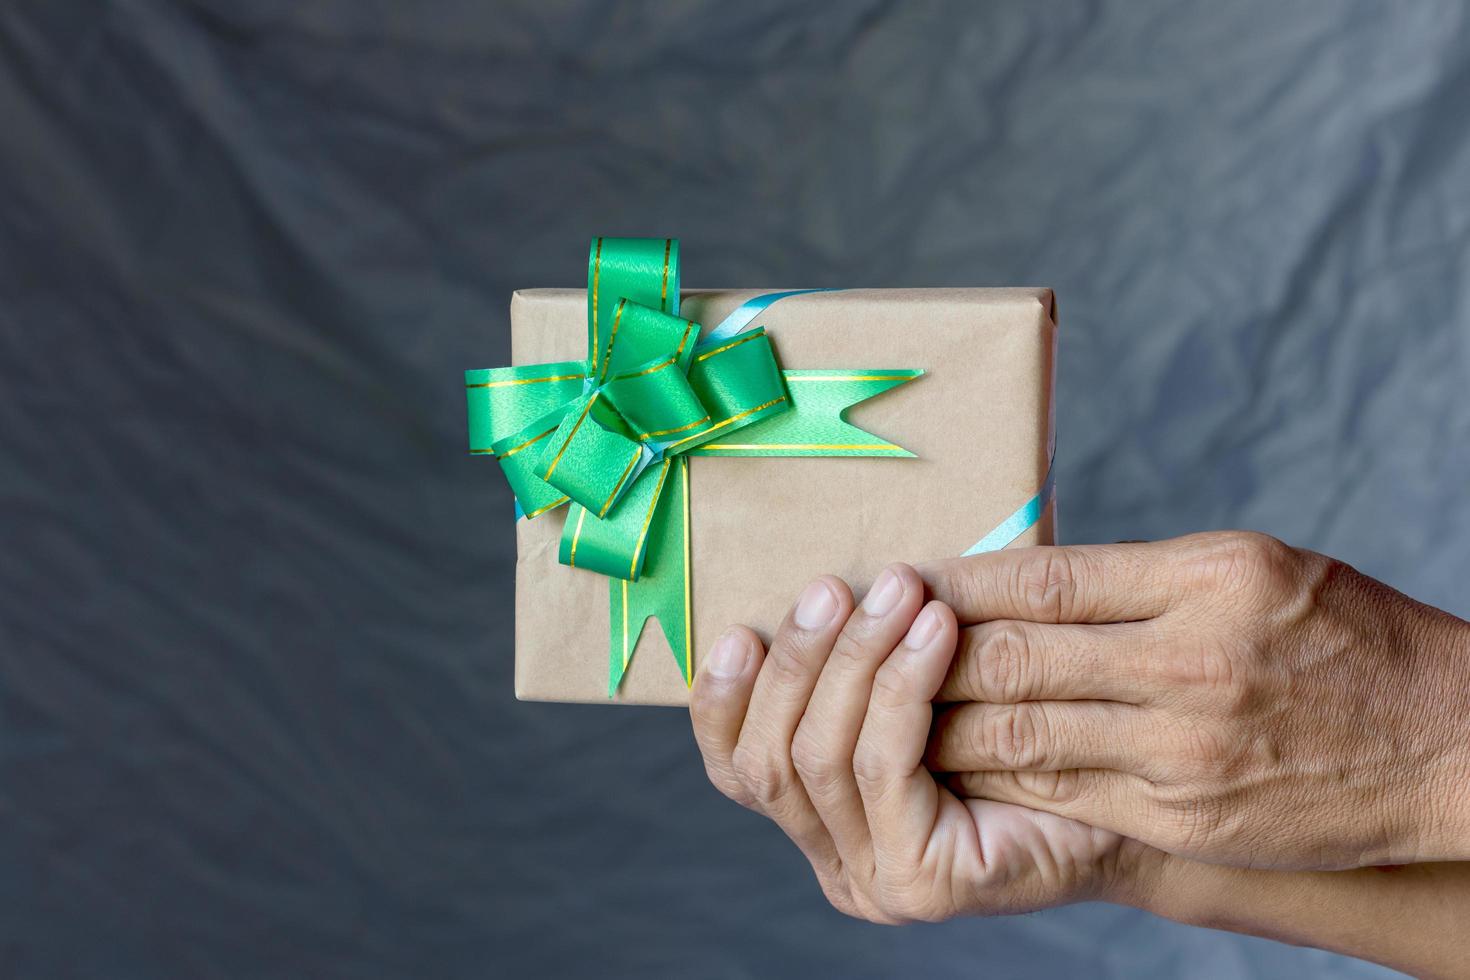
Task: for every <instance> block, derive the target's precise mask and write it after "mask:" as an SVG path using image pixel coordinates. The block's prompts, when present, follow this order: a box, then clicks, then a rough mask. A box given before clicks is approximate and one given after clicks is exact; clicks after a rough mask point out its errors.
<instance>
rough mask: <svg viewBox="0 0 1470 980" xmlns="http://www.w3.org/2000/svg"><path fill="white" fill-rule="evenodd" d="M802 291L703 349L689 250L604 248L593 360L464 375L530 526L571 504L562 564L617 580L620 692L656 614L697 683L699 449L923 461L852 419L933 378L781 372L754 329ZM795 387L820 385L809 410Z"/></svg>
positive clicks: (590, 265)
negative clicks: (687, 285)
mask: <svg viewBox="0 0 1470 980" xmlns="http://www.w3.org/2000/svg"><path fill="white" fill-rule="evenodd" d="M803 292H812V290H796V291H793V292H785V293H770V294H766V295H764V296H758V297H756V298H755V299H753V300H750V301H747V302H746V303H745V304H742V305H741V307H740V308H739V309H737V310H736V311H735V312H734V313H732V314H731V315H730V316H729V317H727V318H726V319H725V321H724V322H723V323H721V324H720V325H719V326H718V327H716V328H715V330H714V331H712V332H711V334H710V336H709V337H708V338H706V339H705V341H704V342H703V343H700V342H699V333H700V326H699V324H697V323H694V322H693V321H691V320H686V319H682V318H680V317H679V316H678V312H679V243H678V242H677V241H675V240H673V239H638V238H598V239H594V240H593V243H592V248H591V250H590V252H589V253H588V262H587V358H586V360H584V361H560V362H555V363H549V364H537V365H531V366H528V367H514V368H496V369H492V370H488V371H469V372H466V374H465V388H466V394H467V397H468V399H469V410H470V412H469V422H470V445H471V447H472V449H471V451H472V452H480V453H493V454H494V455H495V457H496V459H497V460H498V461H499V462H500V466H501V468H502V469H503V470H504V471H505V476H506V479H507V481H508V482H509V483H510V486H511V490H512V491H513V492H514V494H515V497H516V503H517V507H518V508H519V509H520V511H521V512H522V513H523V514H524V516H526V517H528V518H532V517H536V516H538V515H540V514H543V513H546V512H547V511H550V510H552V509H553V508H556V507H559V506H561V505H562V504H564V503H567V502H568V501H569V500H570V501H571V502H572V505H571V508H570V509H569V510H568V512H567V519H566V523H565V525H564V527H563V530H562V537H561V545H560V560H561V562H562V564H564V565H571V566H573V567H575V568H583V569H588V570H590V571H594V572H598V573H600V574H602V575H606V576H608V577H609V578H611V579H612V580H613V581H614V586H613V591H612V593H611V601H612V607H611V610H610V612H611V619H612V622H613V623H614V625H615V626H616V625H617V624H619V623H620V624H621V626H620V629H618V630H617V631H616V632H615V633H614V635H613V637H612V642H611V645H610V648H609V655H610V663H609V674H608V684H609V694H611V693H612V692H613V691H614V690H616V689H617V685H618V682H619V680H620V678H621V677H622V675H623V672H624V671H625V670H626V669H627V666H628V658H629V657H630V656H631V655H632V650H633V648H634V647H635V646H636V645H637V643H638V636H639V634H640V633H641V632H642V629H643V623H644V621H645V620H646V619H647V618H648V617H649V616H657V617H658V618H659V619H660V622H661V623H662V625H663V628H664V631H665V633H666V635H667V636H668V638H669V641H670V645H671V646H673V647H674V649H675V654H676V656H677V657H678V659H679V662H680V669H681V671H682V672H683V674H684V677H685V679H686V680H688V679H690V677H691V676H692V674H691V664H690V652H689V651H690V640H689V617H690V575H689V564H690V551H689V461H688V456H689V455H747V454H752V455H763V456H783V455H826V456H833V455H865V456H881V455H897V456H907V455H910V454H909V453H908V452H906V451H905V450H903V449H902V448H901V447H899V446H896V445H892V444H889V443H877V442H874V441H873V437H871V436H870V435H868V433H865V432H863V431H862V430H861V429H858V428H856V427H854V426H851V425H848V424H847V423H846V422H844V421H842V419H841V416H842V413H843V412H844V411H845V410H846V408H847V406H849V405H852V404H855V403H856V402H858V401H862V400H863V399H865V398H867V397H870V396H871V395H873V394H876V393H877V392H878V391H881V390H884V389H886V388H888V387H892V386H893V385H895V384H900V383H902V382H903V381H906V380H908V379H910V378H912V377H914V376H916V375H917V374H919V373H921V372H919V371H893V372H887V373H884V374H882V375H877V374H873V373H872V372H846V373H841V374H833V373H830V372H826V373H824V372H812V371H806V372H801V371H796V372H784V373H783V372H782V370H781V367H780V365H779V364H778V363H777V361H776V352H775V350H774V349H773V348H772V346H771V340H770V338H769V337H768V336H766V331H765V328H764V327H754V328H750V325H751V322H752V321H753V320H754V318H755V317H756V316H757V315H759V313H760V312H761V311H762V310H764V309H766V308H767V307H768V306H770V304H771V303H773V302H775V301H776V300H779V299H782V298H784V297H787V296H795V295H800V294H801V293H803ZM788 378H790V379H792V380H800V381H804V382H806V383H805V384H802V385H799V386H797V387H799V388H802V389H805V390H803V391H801V392H800V396H801V397H800V401H799V403H798V401H797V399H796V398H794V397H793V391H792V390H789V389H788V388H787V380H788ZM778 416H781V417H778ZM759 423H768V424H764V425H762V424H759ZM736 431H741V436H740V441H739V442H730V441H729V440H728V438H727V437H728V436H730V435H731V434H732V433H735V432H736ZM619 580H620V581H619Z"/></svg>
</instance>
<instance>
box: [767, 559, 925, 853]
mask: <svg viewBox="0 0 1470 980" xmlns="http://www.w3.org/2000/svg"><path fill="white" fill-rule="evenodd" d="M923 602H924V583H923V582H922V581H921V580H920V579H919V576H918V573H916V572H915V571H914V570H913V569H912V568H910V567H909V566H907V565H894V566H892V567H890V568H888V569H885V570H884V572H883V573H882V574H881V575H879V577H878V579H877V581H875V582H874V583H873V587H872V589H870V590H869V591H868V594H867V595H866V596H865V597H864V598H863V601H862V604H861V605H859V606H858V608H857V611H856V612H854V613H853V614H852V617H851V618H850V619H848V621H847V623H846V625H845V626H843V628H842V632H841V633H840V634H839V635H838V637H837V641H836V643H835V644H834V646H833V648H832V655H831V656H830V657H829V658H828V659H827V664H826V666H825V667H824V668H823V669H822V674H821V677H820V678H819V679H818V680H817V686H816V689H815V690H814V691H813V693H812V697H811V702H810V704H808V705H807V709H806V714H805V715H804V716H803V718H802V720H801V723H800V724H799V725H798V726H797V730H796V738H795V741H794V742H793V744H792V757H793V760H794V761H795V764H796V771H797V773H798V774H799V775H800V777H801V781H802V784H803V785H804V786H805V787H806V791H807V795H808V797H810V799H811V801H812V805H813V806H814V807H815V808H816V810H817V813H818V815H819V816H820V817H821V818H822V823H823V824H824V825H825V826H826V827H827V830H828V831H829V832H830V833H831V835H832V839H833V841H834V842H835V843H836V845H837V851H838V853H839V854H840V855H841V856H842V861H843V864H844V865H845V866H846V868H847V873H848V874H849V875H850V876H851V875H859V876H860V877H862V878H866V877H868V876H870V875H871V872H872V867H871V866H872V846H871V840H870V838H869V836H868V820H867V816H866V814H865V813H864V812H863V802H862V797H861V795H860V794H859V792H858V786H857V780H856V778H855V777H854V776H853V771H852V765H853V752H854V751H855V750H856V748H857V741H858V733H859V732H860V731H861V730H862V726H863V716H864V715H865V714H866V712H867V708H868V700H869V697H870V696H871V694H872V688H873V675H874V674H876V673H877V671H878V668H879V667H880V666H881V665H882V663H883V661H884V659H885V658H886V657H887V656H888V654H889V653H890V652H891V651H892V650H893V648H894V647H895V646H897V645H898V643H899V641H900V640H901V639H903V636H904V633H905V631H906V630H907V628H908V627H909V625H910V624H911V623H912V622H913V620H914V615H915V613H917V612H918V611H919V607H920V606H921V605H922V604H923Z"/></svg>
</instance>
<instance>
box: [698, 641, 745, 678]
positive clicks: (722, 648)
mask: <svg viewBox="0 0 1470 980" xmlns="http://www.w3.org/2000/svg"><path fill="white" fill-rule="evenodd" d="M747 655H748V651H747V650H746V649H745V641H744V639H743V638H742V637H741V636H740V634H739V633H737V632H736V631H735V630H726V631H725V635H724V636H722V637H720V638H719V639H718V640H716V641H715V647H714V649H713V650H711V651H710V652H709V660H708V662H706V663H705V665H704V669H705V670H707V671H709V675H710V676H711V677H713V678H715V679H716V680H722V681H729V680H734V679H735V678H737V677H739V676H740V673H741V671H743V670H745V658H746V656H747Z"/></svg>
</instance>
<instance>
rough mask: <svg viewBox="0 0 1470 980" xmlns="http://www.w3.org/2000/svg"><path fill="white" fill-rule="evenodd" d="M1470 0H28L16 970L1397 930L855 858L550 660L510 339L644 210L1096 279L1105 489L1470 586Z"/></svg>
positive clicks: (12, 622)
mask: <svg viewBox="0 0 1470 980" xmlns="http://www.w3.org/2000/svg"><path fill="white" fill-rule="evenodd" d="M1466 27H1467V15H1466V9H1465V7H1463V6H1462V5H1461V4H1459V3H1453V2H1428V0H1424V2H1417V3H1413V4H1408V3H1399V4H1386V3H1378V2H1360V3H1354V2H1319V3H1310V4H1308V3H1299V4H1281V3H1278V2H1275V0H1250V2H1246V0H1236V2H1231V3H1212V2H1207V3H1184V4H1180V3H1163V2H1157V3H1140V2H1135V3H1123V2H1117V3H1101V2H1055V3H1048V4H1033V3H1020V2H1014V3H994V4H984V5H982V4H966V3H953V4H941V3H907V4H897V3H880V2H861V3H859V2H850V3H841V4H838V3H832V4H827V5H821V6H818V5H809V6H801V7H798V6H793V5H790V4H785V3H778V2H774V0H770V2H766V0H761V2H749V0H748V2H740V3H722V2H718V0H712V2H707V3H677V4H665V5H659V6H644V5H641V4H627V3H620V4H611V3H592V2H583V3H572V2H555V3H548V2H535V0H527V2H524V3H515V4H486V3H477V2H471V0H464V2H446V3H432V4H431V3H421V4H402V3H390V2H386V0H382V2H374V3H367V2H357V0H337V2H325V0H324V2H295V0H291V2H252V3H248V4H246V3H239V2H231V0H210V2H203V0H199V2H189V3H174V4H169V3H163V2H146V0H116V2H112V3H91V2H82V0H10V2H7V3H5V4H4V5H3V7H0V123H3V137H0V345H3V346H0V508H3V514H0V518H3V524H0V527H3V546H0V719H3V720H0V862H3V863H0V972H3V973H4V974H5V975H6V976H13V977H107V978H124V980H126V978H135V977H136V978H142V977H173V976H178V977H262V976H281V977H287V976H289V977H307V976H309V977H355V978H369V977H408V976H413V977H455V978H459V977H463V978H469V977H477V978H478V977H485V976H554V977H560V976H599V977H604V976H611V977H619V976H650V975H652V976H664V975H667V976H686V977H732V978H733V977H755V976H760V977H803V976H844V977H888V976H904V977H910V976H930V977H1056V976H1080V975H1087V976H1107V977H1130V978H1139V977H1174V976H1181V977H1208V978H1231V977H1256V976H1285V975H1290V976H1297V977H1307V976H1311V977H1368V976H1380V975H1382V972H1381V971H1378V970H1376V969H1374V968H1371V967H1368V966H1365V965H1362V964H1354V963H1351V962H1349V961H1346V960H1343V959H1339V958H1335V957H1332V956H1328V955H1326V954H1323V953H1318V952H1313V951H1305V950H1295V949H1291V948H1288V947H1284V946H1278V945H1275V944H1271V943H1267V942H1264V941H1258V940H1250V939H1241V938H1236V937H1231V936H1227V935H1223V934H1217V933H1210V932H1205V931H1199V930H1192V929H1187V928H1183V927H1178V926H1174V925H1171V924H1168V923H1165V922H1163V921H1160V920H1156V919H1153V918H1151V917H1149V916H1147V915H1144V914H1141V913H1136V912H1133V911H1131V910H1125V909H1118V908H1112V907H1105V906H1084V907H1076V908H1071V909H1063V910H1057V911H1052V912H1047V913H1043V914H1038V915H1033V916H1028V917H1024V918H1017V919H1010V920H990V921H961V922H954V923H949V924H946V925H942V926H933V927H918V928H910V929H902V930H892V929H884V928H878V927H874V926H869V925H865V924H861V923H857V922H852V921H847V920H844V919H843V918H841V917H840V916H838V915H837V914H836V913H834V912H832V911H830V910H828V909H827V908H826V907H825V905H824V903H823V901H822V898H821V896H820V894H819V892H818V890H817V888H816V886H815V884H814V882H813V880H812V878H811V876H810V874H809V872H808V870H807V869H806V867H805V866H804V865H803V863H802V861H801V860H800V859H799V858H798V856H797V854H796V852H795V851H794V849H793V848H792V847H791V846H789V845H788V844H787V842H786V841H785V840H784V838H782V837H781V836H780V835H779V834H778V833H777V832H776V831H775V829H774V828H773V827H771V826H769V825H767V824H766V823H765V822H764V821H762V820H760V819H758V818H756V817H755V816H752V815H750V814H747V813H745V812H744V811H741V810H740V809H738V808H736V807H735V806H733V805H731V804H728V803H727V802H726V801H725V800H724V799H722V798H720V797H718V796H717V795H716V794H715V792H714V791H713V790H712V789H710V788H709V787H708V786H707V785H706V784H705V782H704V779H703V775H702V773H701V770H700V767H699V765H698V760H697V757H696V754H695V752H694V749H693V746H692V744H691V741H690V739H689V738H688V735H687V720H686V718H685V717H684V715H683V714H682V713H680V712H677V711H669V710H657V709H627V710H614V709H609V708H598V707H591V708H586V707H570V706H547V705H535V704H518V703H516V702H515V701H514V700H513V698H512V696H511V650H510V641H511V627H512V622H511V620H512V617H511V594H510V572H511V566H512V560H513V552H512V548H513V543H512V529H511V521H510V519H509V510H510V498H509V496H508V494H507V492H506V490H505V489H504V488H503V486H502V483H501V480H500V477H499V475H498V474H497V472H496V470H495V467H494V466H493V465H492V464H490V463H488V462H486V461H485V460H483V459H471V458H469V457H467V456H466V455H465V454H464V421H463V413H464V402H463V396H462V394H461V390H462V389H461V387H460V385H461V380H460V376H459V372H460V371H462V370H463V369H464V368H466V367H478V366H491V365H496V364H501V363H505V362H506V360H507V357H508V343H507V341H508V338H507V318H506V308H507V301H508V299H509V294H510V291H511V290H512V289H513V288H515V287H519V286H538V285H577V284H578V283H579V282H580V281H581V277H582V275H583V268H584V266H583V263H584V261H585V258H584V256H585V248H586V241H587V239H588V237H589V236H591V235H592V234H595V233H604V234H629V235H637V234H657V235H664V234H673V235H678V236H680V237H682V238H683V240H684V246H685V255H686V258H687V261H686V277H685V281H686V284H688V285H701V284H704V285H747V286H759V285H770V284H780V285H785V284H792V285H813V286H816V285H849V286H851V285H867V286H885V285H895V286H896V285H907V286H925V285H989V284H995V285H1002V284H1040V285H1049V286H1053V287H1055V288H1056V289H1057V291H1058V294H1059V297H1060V303H1061V310H1062V314H1063V316H1062V323H1063V346H1062V360H1061V369H1060V374H1061V377H1060V382H1061V384H1060V412H1059V424H1060V433H1061V448H1060V455H1059V458H1058V466H1059V472H1060V494H1061V501H1062V508H1063V509H1062V516H1063V535H1064V537H1065V538H1066V539H1067V540H1071V541H1093V540H1112V539H1118V538H1134V537H1156V536H1167V535H1173V534H1176V533H1181V532H1186V531H1193V530H1201V529H1208V528H1220V527H1232V526H1236V527H1251V528H1258V529H1261V530H1265V531H1269V532H1272V533H1275V534H1277V535H1280V536H1282V537H1284V538H1285V539H1287V540H1288V541H1291V542H1293V543H1296V544H1300V545H1306V546H1310V547H1313V548H1316V549H1319V550H1323V551H1328V552H1331V553H1334V554H1336V555H1338V556H1340V557H1342V558H1344V559H1346V560H1348V561H1350V562H1353V563H1355V564H1357V565H1358V566H1359V567H1361V568H1362V569H1364V570H1365V571H1367V572H1369V573H1372V574H1374V575H1377V576H1380V577H1382V578H1384V579H1386V580H1387V581H1389V582H1391V583H1393V584H1394V585H1396V586H1398V587H1400V588H1402V589H1404V590H1405V591H1407V592H1409V593H1410V594H1412V595H1415V596H1417V597H1419V598H1422V599H1425V600H1427V601H1430V602H1434V603H1438V604H1441V605H1443V606H1446V607H1448V608H1449V609H1451V610H1454V611H1456V612H1458V613H1460V614H1462V615H1463V614H1466V613H1470V596H1467V594H1466V589H1465V583H1466V581H1467V580H1470V499H1467V497H1466V495H1465V493H1464V488H1465V487H1466V486H1467V485H1470V461H1467V457H1466V454H1465V452H1464V447H1465V446H1466V445H1467V443H1470V402H1467V400H1466V399H1465V397H1464V385H1465V379H1466V377H1467V375H1470V341H1467V331H1466V323H1467V318H1470V309H1467V303H1470V276H1467V275H1465V272H1466V262H1467V254H1466V250H1467V231H1470V195H1467V193H1466V189H1467V187H1470V114H1467V113H1466V112H1465V106H1466V105H1467V104H1470V32H1467V30H1466Z"/></svg>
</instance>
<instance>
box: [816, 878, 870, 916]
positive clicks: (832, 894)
mask: <svg viewBox="0 0 1470 980" xmlns="http://www.w3.org/2000/svg"><path fill="white" fill-rule="evenodd" d="M817 884H818V885H820V886H821V888H822V895H823V896H824V897H825V898H826V899H827V903H828V904H829V905H831V906H832V907H833V908H834V909H836V910H837V911H839V912H841V913H842V914H843V915H848V916H852V917H853V918H856V919H860V918H863V914H862V907H861V905H860V904H859V903H858V902H857V901H856V900H855V898H854V897H853V894H852V890H851V889H849V888H848V887H847V886H846V885H845V884H844V883H843V882H842V881H841V880H840V879H838V878H837V877H836V876H834V875H826V874H822V873H821V872H818V873H817Z"/></svg>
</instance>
